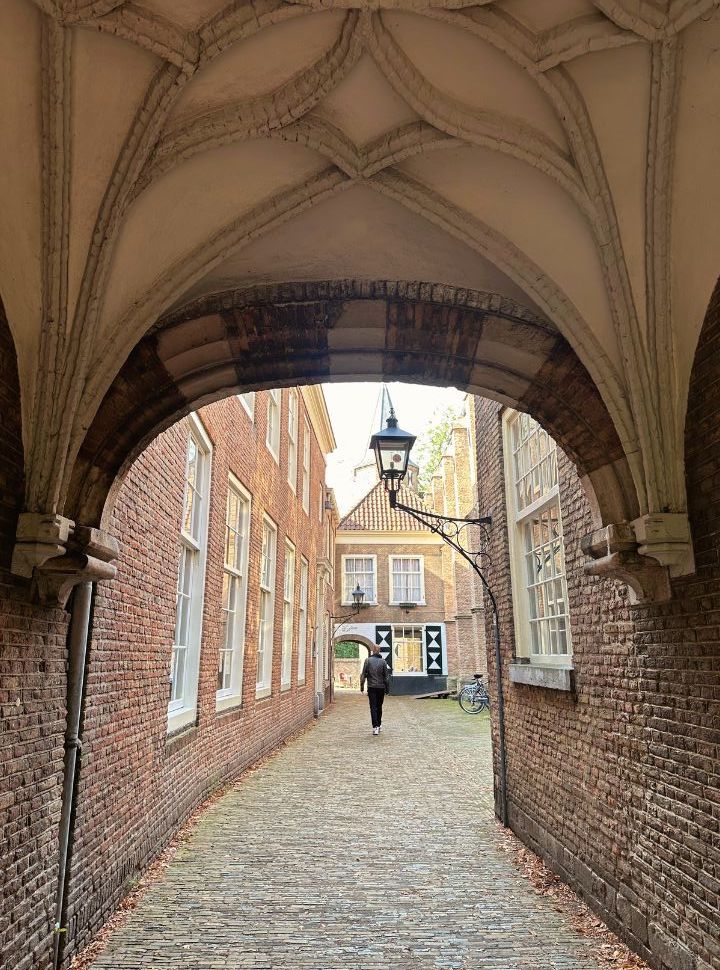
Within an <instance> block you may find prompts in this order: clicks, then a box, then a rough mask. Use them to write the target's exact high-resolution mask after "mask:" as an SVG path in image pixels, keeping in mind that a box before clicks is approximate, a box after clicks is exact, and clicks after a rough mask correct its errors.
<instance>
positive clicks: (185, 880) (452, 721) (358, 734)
mask: <svg viewBox="0 0 720 970" xmlns="http://www.w3.org/2000/svg"><path fill="white" fill-rule="evenodd" d="M384 718H385V722H386V724H385V726H384V729H383V733H382V734H381V735H380V736H379V737H373V736H372V734H371V731H370V722H369V718H368V712H367V701H366V700H365V698H364V697H362V698H361V697H360V696H359V695H344V696H341V697H340V698H339V699H338V700H337V702H336V704H335V705H334V707H333V708H332V709H331V710H330V711H329V712H328V713H326V714H325V715H324V716H323V717H322V718H321V719H320V721H319V722H318V724H317V726H316V727H314V728H312V729H311V730H309V731H307V732H306V733H305V734H303V735H302V736H301V737H299V738H298V739H296V740H295V741H293V742H292V743H291V744H289V745H288V746H287V747H286V748H284V749H283V750H281V751H280V752H279V753H278V754H276V755H275V756H274V757H272V758H271V759H270V760H269V762H268V763H267V764H266V765H264V766H263V767H261V768H260V769H259V770H257V771H255V772H252V773H250V774H249V775H248V776H247V777H246V778H245V779H244V780H243V781H242V782H241V783H240V784H239V785H238V786H237V787H236V788H235V789H234V790H233V791H231V792H230V793H229V794H228V795H227V796H225V797H224V798H223V799H221V800H220V801H218V802H217V803H215V804H214V805H213V806H212V807H211V808H210V809H209V810H208V811H207V812H206V813H205V814H204V815H203V816H202V818H201V820H200V822H199V824H198V826H197V828H196V829H195V830H194V831H193V833H192V835H191V837H190V839H189V841H188V842H186V843H184V845H183V846H182V847H181V848H180V850H179V851H178V854H177V855H176V857H175V859H174V860H173V862H172V863H171V865H170V866H169V868H168V869H167V870H166V872H165V873H164V874H163V876H162V878H161V879H160V881H159V882H158V883H157V884H156V885H155V886H153V888H152V889H151V890H150V891H149V892H148V894H147V895H146V896H145V897H144V899H143V900H142V901H141V903H140V905H139V907H138V909H137V910H135V912H134V913H133V915H132V916H131V918H130V920H129V922H128V923H127V924H126V926H125V927H124V928H123V929H121V930H120V931H119V932H118V933H116V934H115V936H114V937H113V939H112V940H111V943H110V946H109V947H108V949H107V950H106V951H105V952H104V953H103V954H102V955H101V956H100V957H99V958H98V960H97V962H96V963H95V965H94V966H95V970H101V968H102V970H167V968H173V970H246V968H247V970H250V968H252V970H276V968H277V970H279V968H293V970H298V968H303V970H305V968H312V970H347V968H350V970H375V968H383V970H385V968H395V967H397V968H402V970H405V968H407V970H410V968H412V970H430V968H433V970H435V968H439V970H454V968H457V970H465V968H482V970H531V968H532V970H546V968H547V970H549V968H567V970H570V968H572V970H598V966H599V965H598V963H597V962H596V961H595V960H594V959H593V956H592V952H591V949H590V947H589V944H588V943H587V942H586V941H584V940H583V938H582V937H581V936H580V935H579V934H578V933H577V932H576V931H575V930H574V929H573V928H572V926H571V924H570V922H569V920H568V919H567V918H566V917H564V916H563V915H561V914H559V913H558V912H557V911H556V910H555V909H553V907H552V906H551V905H550V903H549V902H548V901H547V900H546V899H544V898H543V897H540V896H538V895H536V894H535V893H534V892H533V891H532V889H531V887H530V885H529V883H528V882H527V881H526V880H525V879H523V878H522V877H520V876H519V875H518V873H517V872H516V871H515V869H514V867H513V864H512V862H511V861H510V860H509V859H508V857H507V855H506V854H505V853H504V852H503V851H502V849H501V847H500V845H499V840H498V835H497V833H498V827H497V824H496V822H495V821H494V818H493V813H492V801H491V795H492V793H491V787H492V780H491V771H490V738H489V726H488V722H487V720H486V719H485V720H483V719H480V718H477V717H472V716H469V715H466V714H463V713H462V711H460V709H459V708H458V705H457V704H454V703H453V702H450V701H415V700H411V699H404V698H397V697H390V698H388V700H387V701H386V707H385V713H384Z"/></svg>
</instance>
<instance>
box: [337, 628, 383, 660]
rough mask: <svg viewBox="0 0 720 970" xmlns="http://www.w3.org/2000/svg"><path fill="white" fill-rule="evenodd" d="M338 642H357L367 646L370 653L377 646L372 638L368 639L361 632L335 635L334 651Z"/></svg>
mask: <svg viewBox="0 0 720 970" xmlns="http://www.w3.org/2000/svg"><path fill="white" fill-rule="evenodd" d="M338 643H357V644H359V645H360V646H361V647H365V649H366V650H367V652H368V655H369V654H370V653H372V648H373V647H374V646H375V644H374V643H373V642H372V640H368V638H367V637H364V636H362V634H360V633H348V634H345V635H340V634H338V635H337V636H333V651H334V649H335V647H336V646H337V645H338Z"/></svg>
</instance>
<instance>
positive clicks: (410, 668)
mask: <svg viewBox="0 0 720 970" xmlns="http://www.w3.org/2000/svg"><path fill="white" fill-rule="evenodd" d="M422 670H423V663H422V627H394V628H393V673H394V674H408V673H422Z"/></svg>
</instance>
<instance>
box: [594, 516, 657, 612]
mask: <svg viewBox="0 0 720 970" xmlns="http://www.w3.org/2000/svg"><path fill="white" fill-rule="evenodd" d="M581 545H582V550H583V552H584V553H585V555H587V556H589V557H590V559H591V561H590V562H588V563H586V564H585V572H586V573H587V574H588V575H590V576H605V577H607V578H608V579H617V580H620V582H622V583H625V584H626V585H627V586H628V588H629V590H630V602H631V603H664V602H666V601H667V600H669V599H670V596H671V590H670V576H669V571H668V569H667V567H666V566H664V565H661V564H660V562H659V561H658V560H657V559H654V558H650V557H649V556H647V555H641V554H640V552H639V548H638V542H637V538H636V536H635V530H634V528H633V524H631V523H629V522H621V523H619V524H617V525H608V526H606V527H605V528H604V529H597V530H596V531H595V532H592V533H591V534H590V535H589V536H586V537H585V538H584V539H583V540H582V543H581Z"/></svg>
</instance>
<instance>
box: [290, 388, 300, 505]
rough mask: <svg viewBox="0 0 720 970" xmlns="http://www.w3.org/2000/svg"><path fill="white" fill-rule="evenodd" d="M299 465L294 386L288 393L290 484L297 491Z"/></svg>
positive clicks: (296, 401)
mask: <svg viewBox="0 0 720 970" xmlns="http://www.w3.org/2000/svg"><path fill="white" fill-rule="evenodd" d="M297 465H298V393H297V391H296V390H295V388H294V387H293V388H292V389H291V390H290V393H289V395H288V485H289V486H290V488H291V489H292V490H293V492H297Z"/></svg>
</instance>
